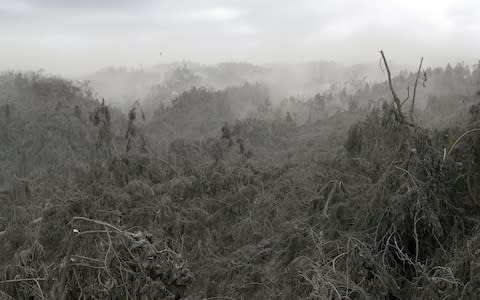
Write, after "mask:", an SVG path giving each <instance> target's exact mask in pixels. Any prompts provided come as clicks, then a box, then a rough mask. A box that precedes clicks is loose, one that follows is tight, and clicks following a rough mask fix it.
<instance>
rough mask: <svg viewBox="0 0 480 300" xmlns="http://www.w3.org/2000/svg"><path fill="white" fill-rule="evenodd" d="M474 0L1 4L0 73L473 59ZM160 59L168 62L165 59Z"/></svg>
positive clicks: (479, 10)
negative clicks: (382, 56) (178, 64)
mask: <svg viewBox="0 0 480 300" xmlns="http://www.w3.org/2000/svg"><path fill="white" fill-rule="evenodd" d="M479 37H480V1H478V0H401V1H389V0H372V1H363V0H268V1H267V0H265V1H262V0H223V1H221V0H210V1H206V0H158V1H154V0H131V1H128V0H0V70H2V69H40V68H44V69H46V70H47V71H49V72H54V73H63V74H79V73H83V72H89V71H93V70H95V69H98V68H100V67H105V66H109V65H117V66H118V65H127V66H139V65H144V66H149V65H153V64H155V63H161V62H171V61H176V60H182V59H188V60H193V61H197V62H202V63H216V62H221V61H249V62H254V63H269V62H281V61H284V62H302V61H312V60H335V61H340V62H346V63H357V62H374V61H376V60H378V50H380V49H383V50H385V52H386V54H387V56H388V58H389V59H390V60H392V61H395V62H397V63H401V64H411V65H415V64H417V62H418V59H419V57H420V56H425V59H426V63H427V64H429V65H438V64H440V65H443V64H446V63H447V62H452V63H456V62H458V61H466V62H468V63H473V62H476V61H477V59H478V58H480V38H479ZM160 53H163V55H160Z"/></svg>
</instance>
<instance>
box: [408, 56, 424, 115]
mask: <svg viewBox="0 0 480 300" xmlns="http://www.w3.org/2000/svg"><path fill="white" fill-rule="evenodd" d="M422 64H423V57H422V59H420V65H419V66H418V71H417V78H415V85H414V86H413V96H412V106H411V107H410V121H412V122H413V113H414V110H415V96H416V95H417V85H418V79H419V78H420V72H421V70H422Z"/></svg>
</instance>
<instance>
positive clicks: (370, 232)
mask: <svg viewBox="0 0 480 300" xmlns="http://www.w3.org/2000/svg"><path fill="white" fill-rule="evenodd" d="M439 76H440V75H439ZM375 89H377V90H378V89H379V87H375V88H374V87H372V90H375ZM364 92H365V91H364ZM265 93H266V91H265V90H263V89H262V88H261V87H260V86H254V85H252V86H250V85H245V86H243V87H238V88H230V89H227V90H225V91H209V90H206V89H199V88H194V89H192V90H190V91H188V92H185V93H183V94H181V95H180V96H179V97H178V98H176V100H174V101H173V102H172V104H171V106H169V107H163V108H160V109H159V110H158V111H157V113H156V114H155V115H154V116H153V117H152V119H150V120H148V119H147V120H144V113H143V111H142V109H141V105H140V104H139V103H136V104H135V105H134V106H133V107H132V109H131V111H130V112H129V113H128V114H127V115H125V116H124V115H123V114H121V113H119V112H117V111H115V110H113V109H112V108H110V107H108V106H106V105H105V104H104V103H101V102H99V101H96V100H94V99H93V97H92V94H91V93H89V92H88V90H87V89H84V88H83V87H77V86H76V85H75V84H72V83H69V82H66V81H64V80H61V79H58V78H49V77H43V76H39V75H38V74H31V75H21V74H5V75H3V77H1V82H0V100H1V101H0V105H1V109H0V122H1V123H0V124H1V126H2V127H1V129H2V130H1V132H0V134H1V135H2V136H1V139H2V144H1V146H0V147H1V149H2V152H1V155H2V158H1V160H0V163H1V164H2V171H1V176H2V177H1V178H0V179H1V182H0V184H1V187H2V189H1V191H0V199H1V202H0V203H1V204H0V205H1V206H0V226H1V227H0V241H1V242H0V253H1V254H2V255H1V258H0V263H1V266H2V268H1V272H0V295H1V296H2V297H3V298H5V299H105V298H106V299H180V298H182V299H183V298H184V299H203V298H207V299H474V298H475V297H476V295H478V292H479V289H480V277H479V276H478V275H477V272H476V271H477V269H478V265H479V263H480V256H479V253H478V247H479V243H480V236H479V235H478V232H479V226H480V224H479V220H480V218H479V216H480V167H479V166H480V135H479V134H478V133H479V129H478V128H479V126H480V113H479V112H480V109H479V104H474V103H478V97H477V96H476V95H475V94H472V95H468V101H467V102H468V103H469V104H470V103H473V105H469V110H468V118H464V120H462V122H458V123H455V124H456V125H455V126H450V127H449V126H443V127H441V128H440V127H439V128H434V127H431V126H427V125H424V126H422V125H415V126H411V125H407V124H401V123H399V122H398V121H397V120H395V119H393V118H392V117H391V114H390V105H389V104H380V105H374V106H373V107H368V106H362V105H361V104H362V103H363V102H362V101H364V103H367V100H368V99H367V100H365V99H363V98H362V99H360V100H362V101H360V100H359V101H358V102H359V103H360V106H350V108H349V110H345V111H343V112H337V113H329V112H328V107H329V105H331V103H329V102H328V101H334V99H335V97H336V96H332V95H330V96H325V97H324V96H320V95H318V96H316V97H315V98H314V99H312V100H311V102H308V104H304V103H303V104H302V103H300V102H298V103H296V102H295V101H291V102H290V104H288V105H286V104H285V102H284V104H283V107H288V109H289V110H292V111H293V110H295V109H296V108H297V109H298V112H301V111H305V112H307V111H308V112H309V113H311V114H315V115H314V116H313V117H309V118H308V120H306V121H305V122H300V121H299V120H300V119H301V118H299V117H296V116H295V115H293V114H291V113H290V112H287V111H285V110H282V109H281V107H280V108H278V107H275V106H274V105H273V104H272V103H271V102H270V101H269V100H268V99H265V98H266V97H265ZM238 94H239V95H243V96H245V95H248V96H245V97H248V103H249V109H250V108H251V111H250V112H248V111H246V110H245V111H243V112H242V113H241V114H238V110H237V109H236V108H235V105H237V106H241V105H240V104H239V103H236V102H235V100H234V99H236V98H238V97H237V96H235V97H233V96H232V95H238ZM374 94H375V93H370V95H374ZM340 96H341V97H344V101H350V100H351V98H350V96H347V95H345V94H344V95H343V96H342V95H340ZM357 96H358V95H356V96H355V95H351V97H357ZM442 97H446V96H442ZM349 98H350V99H349ZM329 99H330V100H329ZM432 99H433V98H432ZM442 101H446V100H445V98H437V99H436V100H431V103H432V104H431V105H434V103H437V104H438V103H443V102H442ZM438 105H440V104H438ZM438 105H437V107H438ZM437 109H438V108H437ZM439 111H440V113H441V112H442V111H443V110H442V109H439ZM431 113H432V109H431V108H430V109H429V108H427V110H425V111H419V116H418V120H424V119H426V118H428V116H429V114H431ZM460 113H461V115H463V116H465V115H464V112H463V111H461V112H460ZM448 114H449V115H450V116H452V115H453V114H452V112H450V111H449V112H448ZM452 118H453V117H452ZM304 119H306V118H304ZM419 123H420V122H419ZM194 137H197V138H194Z"/></svg>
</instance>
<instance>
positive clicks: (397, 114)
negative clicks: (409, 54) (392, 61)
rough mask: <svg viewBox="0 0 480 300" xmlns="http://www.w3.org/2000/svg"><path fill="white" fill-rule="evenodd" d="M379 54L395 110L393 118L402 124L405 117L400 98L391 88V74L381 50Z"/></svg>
mask: <svg viewBox="0 0 480 300" xmlns="http://www.w3.org/2000/svg"><path fill="white" fill-rule="evenodd" d="M380 54H381V55H382V59H383V63H384V64H385V69H386V70H387V76H388V86H389V88H390V92H391V93H392V96H393V103H394V106H396V109H395V108H394V113H395V117H396V119H397V121H399V122H400V123H401V124H403V123H404V121H405V117H404V115H403V113H402V103H401V102H400V98H398V96H397V93H395V89H394V88H393V84H392V74H391V73H390V67H389V66H388V63H387V59H386V58H385V54H384V53H383V50H380Z"/></svg>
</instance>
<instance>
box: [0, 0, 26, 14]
mask: <svg viewBox="0 0 480 300" xmlns="http://www.w3.org/2000/svg"><path fill="white" fill-rule="evenodd" d="M30 8H31V6H30V5H29V4H28V3H27V2H23V1H21V0H18V1H9V0H0V13H4V14H13V15H16V14H21V13H24V12H27V11H29V10H30Z"/></svg>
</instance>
